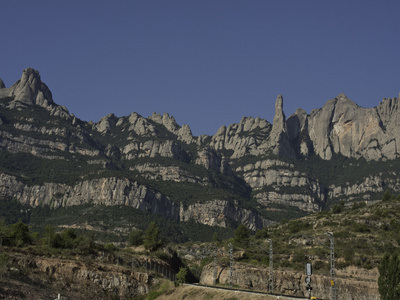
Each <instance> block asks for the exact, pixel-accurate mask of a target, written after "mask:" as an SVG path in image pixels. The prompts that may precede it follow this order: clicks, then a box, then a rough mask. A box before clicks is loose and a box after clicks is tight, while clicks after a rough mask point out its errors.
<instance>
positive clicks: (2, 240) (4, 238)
mask: <svg viewBox="0 0 400 300" xmlns="http://www.w3.org/2000/svg"><path fill="white" fill-rule="evenodd" d="M10 235H11V234H10V229H9V228H8V226H7V225H6V224H4V220H3V219H1V220H0V247H1V246H2V245H8V244H9V239H10Z"/></svg>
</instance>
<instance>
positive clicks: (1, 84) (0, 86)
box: [0, 78, 6, 89]
mask: <svg viewBox="0 0 400 300" xmlns="http://www.w3.org/2000/svg"><path fill="white" fill-rule="evenodd" d="M5 88H6V85H5V84H4V81H3V80H2V79H1V78H0V89H5Z"/></svg>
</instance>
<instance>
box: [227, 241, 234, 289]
mask: <svg viewBox="0 0 400 300" xmlns="http://www.w3.org/2000/svg"><path fill="white" fill-rule="evenodd" d="M228 246H229V286H230V287H232V274H233V245H232V244H231V243H229V244H228Z"/></svg>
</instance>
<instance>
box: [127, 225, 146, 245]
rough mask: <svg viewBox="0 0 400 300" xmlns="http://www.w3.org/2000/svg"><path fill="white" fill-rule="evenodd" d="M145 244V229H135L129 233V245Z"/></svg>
mask: <svg viewBox="0 0 400 300" xmlns="http://www.w3.org/2000/svg"><path fill="white" fill-rule="evenodd" d="M142 244H143V231H141V230H137V229H133V230H132V231H131V232H130V233H129V245H131V246H140V245H142Z"/></svg>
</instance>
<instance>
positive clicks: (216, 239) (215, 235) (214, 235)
mask: <svg viewBox="0 0 400 300" xmlns="http://www.w3.org/2000/svg"><path fill="white" fill-rule="evenodd" d="M212 241H213V243H219V242H220V241H221V240H220V239H219V236H218V233H216V232H214V234H213V236H212Z"/></svg>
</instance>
